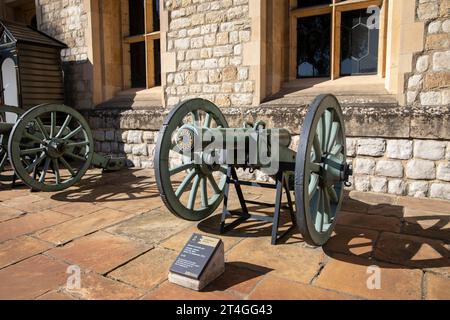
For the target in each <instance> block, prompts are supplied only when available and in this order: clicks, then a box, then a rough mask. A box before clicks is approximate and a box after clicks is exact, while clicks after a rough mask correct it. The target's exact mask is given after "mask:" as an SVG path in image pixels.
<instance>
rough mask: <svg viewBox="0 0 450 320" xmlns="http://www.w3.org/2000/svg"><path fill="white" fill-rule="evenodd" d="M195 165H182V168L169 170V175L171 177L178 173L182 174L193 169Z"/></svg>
mask: <svg viewBox="0 0 450 320" xmlns="http://www.w3.org/2000/svg"><path fill="white" fill-rule="evenodd" d="M193 165H194V164H193V163H192V162H191V163H187V164H182V165H181V166H178V167H176V168H174V169H171V170H169V174H170V175H171V176H173V175H176V174H177V173H180V172H182V171H186V170H189V169H192V167H193Z"/></svg>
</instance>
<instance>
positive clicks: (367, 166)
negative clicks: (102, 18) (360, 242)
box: [86, 0, 450, 200]
mask: <svg viewBox="0 0 450 320" xmlns="http://www.w3.org/2000/svg"><path fill="white" fill-rule="evenodd" d="M165 5H166V7H167V9H168V13H169V31H168V32H167V35H166V36H167V38H166V40H167V41H166V45H167V50H168V52H169V53H171V54H173V55H175V56H176V64H175V71H174V72H168V73H167V74H166V75H165V77H166V78H165V82H166V87H165V93H164V94H165V99H166V102H167V105H168V108H152V109H151V110H150V109H147V110H121V109H115V110H91V111H88V112H87V114H86V115H87V117H88V118H89V120H90V122H91V126H92V127H93V128H95V130H94V135H95V138H96V141H97V142H96V149H97V150H99V151H101V152H104V153H112V154H126V156H127V158H128V159H129V160H130V164H131V163H132V164H134V165H135V166H137V167H144V168H153V165H154V163H153V157H154V152H155V145H156V140H157V136H158V130H159V129H160V125H161V124H162V122H163V119H164V117H165V116H166V115H167V113H168V111H169V110H170V109H171V107H172V106H173V105H174V104H176V103H178V102H179V101H181V100H184V99H188V98H191V97H203V98H206V99H208V100H211V101H213V102H215V103H216V104H217V105H219V106H220V107H222V111H223V112H224V115H225V117H226V118H227V120H228V121H229V123H230V126H233V127H234V126H238V127H239V126H241V125H242V123H243V121H244V120H249V121H255V120H257V119H258V120H263V121H265V122H266V123H267V124H268V126H269V127H284V128H287V129H288V130H290V131H291V132H292V133H293V134H295V135H297V136H295V137H294V143H293V146H292V148H293V149H294V150H295V149H296V146H297V144H298V141H299V139H300V137H299V136H298V133H299V131H300V126H301V125H302V122H303V117H304V115H305V114H306V110H307V109H306V107H305V106H306V105H307V104H308V103H309V102H310V100H311V99H312V98H311V97H308V98H305V100H304V101H302V100H301V97H295V98H292V99H291V100H292V101H289V98H286V99H284V100H283V99H282V100H281V101H278V102H276V103H275V102H268V103H263V104H262V105H261V106H254V105H253V101H254V100H253V97H254V93H255V90H257V88H255V82H253V81H252V80H250V79H253V78H252V77H253V75H252V71H251V70H252V69H251V67H249V66H247V65H244V63H243V61H244V60H245V59H243V56H245V55H247V53H246V52H243V47H245V44H246V43H247V41H248V40H249V39H250V38H251V37H253V35H252V27H253V24H252V21H251V18H250V13H249V10H250V9H249V0H234V1H233V0H224V1H216V0H184V1H181V0H172V1H171V0H168V1H165ZM449 6H450V0H441V1H438V0H417V6H416V19H417V21H419V20H420V21H424V23H425V34H424V37H425V38H424V40H425V41H424V49H423V50H422V51H421V52H417V53H416V54H415V55H414V57H413V66H414V67H413V68H412V70H413V72H412V73H411V74H408V75H406V79H405V86H406V87H405V89H407V92H406V95H407V99H408V105H407V106H399V105H398V103H397V102H396V101H395V100H393V101H384V98H381V97H380V98H375V99H374V98H373V97H350V98H349V99H343V100H342V101H341V102H342V105H343V108H344V116H345V121H346V127H347V136H348V158H349V161H351V162H352V164H353V166H354V176H353V188H355V189H357V190H360V191H373V192H381V193H391V194H397V195H409V196H413V197H432V198H441V199H448V200H450V105H449V104H450V102H449V72H450V70H449V68H450V57H449V47H450V44H449V29H448V28H449V26H448V25H449ZM236 8H239V9H236ZM244 51H245V50H244ZM163 63H164V62H163ZM163 82H164V81H163ZM246 178H251V179H257V180H267V179H268V177H266V176H264V175H261V174H260V173H255V174H254V175H249V174H247V175H246Z"/></svg>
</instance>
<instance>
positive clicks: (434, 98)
mask: <svg viewBox="0 0 450 320" xmlns="http://www.w3.org/2000/svg"><path fill="white" fill-rule="evenodd" d="M420 103H421V104H422V106H439V105H441V104H442V94H441V93H440V92H439V91H430V92H422V93H421V94H420Z"/></svg>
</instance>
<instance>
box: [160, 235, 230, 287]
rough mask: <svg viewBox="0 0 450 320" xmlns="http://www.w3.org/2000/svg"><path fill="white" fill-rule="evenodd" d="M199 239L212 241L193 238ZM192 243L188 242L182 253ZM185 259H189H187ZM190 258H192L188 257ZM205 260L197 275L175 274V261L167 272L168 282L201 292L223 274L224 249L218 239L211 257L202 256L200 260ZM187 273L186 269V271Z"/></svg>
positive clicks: (187, 273)
mask: <svg viewBox="0 0 450 320" xmlns="http://www.w3.org/2000/svg"><path fill="white" fill-rule="evenodd" d="M195 236H197V237H201V238H206V239H212V238H209V237H207V236H202V235H196V234H194V237H195ZM191 242H192V239H191V240H190V241H189V242H188V244H187V245H186V247H185V248H184V249H183V252H185V250H186V248H187V247H188V246H189V245H190V243H191ZM200 245H201V243H200ZM183 252H182V253H181V254H180V256H179V257H178V258H177V261H178V260H179V259H180V258H181V257H182V256H183ZM184 257H185V259H189V257H187V258H186V256H184ZM190 258H192V257H190ZM203 259H204V260H205V264H204V265H202V266H201V268H200V270H197V272H198V273H195V272H194V273H189V272H185V273H184V274H183V273H180V272H175V270H174V269H173V268H174V265H175V264H176V263H177V261H176V262H175V263H174V265H173V266H172V268H171V270H170V271H169V277H168V279H169V282H170V283H174V284H176V285H179V286H182V287H185V288H188V289H191V290H195V291H201V290H202V289H203V288H205V287H206V286H207V285H208V284H210V283H211V282H212V281H214V280H215V279H217V278H218V277H219V276H221V275H222V274H223V273H224V272H225V249H224V244H223V241H221V240H220V239H217V247H216V248H215V250H214V251H213V252H212V254H211V256H208V255H206V256H204V257H202V260H203ZM186 271H187V269H186Z"/></svg>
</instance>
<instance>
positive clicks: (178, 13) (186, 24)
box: [165, 0, 255, 107]
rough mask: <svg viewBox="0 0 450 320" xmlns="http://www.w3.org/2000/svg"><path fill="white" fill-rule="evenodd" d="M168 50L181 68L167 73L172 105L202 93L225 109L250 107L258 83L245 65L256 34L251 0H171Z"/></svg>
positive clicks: (169, 97)
mask: <svg viewBox="0 0 450 320" xmlns="http://www.w3.org/2000/svg"><path fill="white" fill-rule="evenodd" d="M165 5H166V9H167V10H168V12H169V29H168V32H167V52H169V53H170V52H173V53H175V54H176V67H175V68H176V72H169V73H167V74H166V79H165V80H166V83H167V86H166V88H165V99H166V102H167V105H168V106H169V107H171V106H174V105H175V104H177V103H178V102H179V101H181V100H185V99H189V98H193V97H202V98H205V99H208V100H210V101H213V102H215V103H216V104H217V105H218V106H220V107H230V106H250V105H252V103H253V92H254V89H255V88H254V87H255V83H254V81H251V80H249V79H250V77H249V73H250V68H249V66H245V65H243V45H244V43H247V42H249V41H250V38H251V21H250V18H249V0H220V1H219V0H215V1H213V0H210V1H199V0H184V1H180V0H167V1H165Z"/></svg>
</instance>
